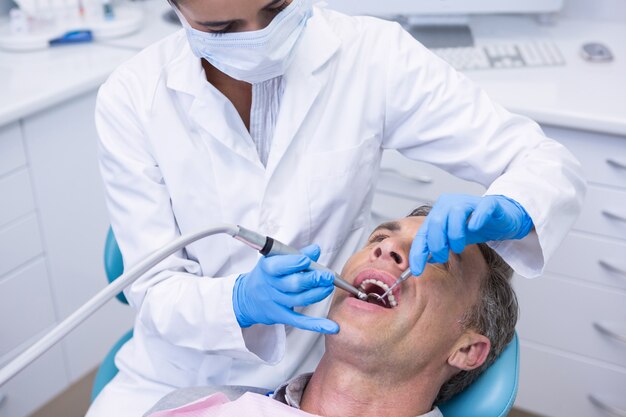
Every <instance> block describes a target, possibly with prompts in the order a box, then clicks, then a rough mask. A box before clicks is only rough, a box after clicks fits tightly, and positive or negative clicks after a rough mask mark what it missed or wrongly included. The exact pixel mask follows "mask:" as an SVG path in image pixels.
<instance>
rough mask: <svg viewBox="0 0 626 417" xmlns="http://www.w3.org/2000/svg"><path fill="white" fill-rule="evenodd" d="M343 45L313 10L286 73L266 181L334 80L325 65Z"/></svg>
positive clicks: (318, 10)
mask: <svg viewBox="0 0 626 417" xmlns="http://www.w3.org/2000/svg"><path fill="white" fill-rule="evenodd" d="M340 45H341V42H340V40H339V38H338V37H337V35H336V34H335V33H334V32H333V31H332V28H331V27H330V26H329V25H328V23H327V21H326V16H325V11H324V10H323V9H320V8H318V7H314V13H313V16H312V17H311V19H309V21H308V24H307V28H306V30H305V31H304V33H303V34H302V39H301V40H300V43H299V45H298V50H297V51H296V55H295V56H294V60H293V63H292V65H291V66H290V67H289V69H288V70H287V72H286V73H285V75H284V77H285V80H284V81H285V92H284V95H283V97H282V100H281V104H280V112H279V115H278V120H277V122H276V127H275V131H274V141H273V142H272V147H271V149H270V154H269V158H268V161H267V168H266V169H267V178H268V180H269V179H270V178H271V176H272V174H273V173H274V172H275V171H276V169H277V168H278V165H279V163H280V161H281V160H282V157H283V155H284V154H285V152H287V151H288V149H289V147H290V145H291V144H292V142H293V140H294V139H295V138H296V137H297V136H298V131H299V129H300V127H301V126H302V124H303V122H304V120H305V119H306V116H307V115H308V114H309V111H310V109H311V107H312V105H313V103H314V102H315V100H316V98H317V97H318V95H319V93H320V90H321V88H322V86H324V85H325V84H326V81H327V79H328V78H329V77H330V76H331V71H330V69H329V68H327V66H325V64H326V63H327V62H328V61H329V60H330V59H331V58H332V57H333V55H335V53H336V52H337V50H338V49H339V47H340Z"/></svg>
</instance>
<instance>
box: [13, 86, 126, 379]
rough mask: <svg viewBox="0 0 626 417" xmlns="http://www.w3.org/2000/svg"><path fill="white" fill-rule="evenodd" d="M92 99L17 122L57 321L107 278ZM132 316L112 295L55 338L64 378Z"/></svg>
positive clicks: (92, 360) (95, 358)
mask: <svg viewBox="0 0 626 417" xmlns="http://www.w3.org/2000/svg"><path fill="white" fill-rule="evenodd" d="M95 102H96V92H95V91H93V92H92V93H89V94H87V95H83V96H78V97H76V98H74V99H72V100H70V101H66V102H64V103H62V104H60V105H58V106H55V107H53V108H50V109H48V110H46V111H43V112H40V113H38V114H35V115H33V116H31V117H29V118H28V119H26V120H24V122H23V133H24V143H25V147H26V152H27V155H28V159H29V161H28V162H29V165H30V172H31V176H32V183H33V188H34V192H35V196H36V201H37V206H38V207H37V209H38V213H39V217H40V219H41V233H42V236H43V239H44V243H45V248H46V257H47V259H48V268H49V271H50V279H51V283H52V286H53V288H54V297H55V303H56V306H57V312H58V316H59V319H63V318H65V317H67V316H68V315H69V314H70V313H72V312H73V311H74V310H76V309H77V308H78V307H80V306H81V305H82V304H83V303H85V302H86V301H87V300H88V299H89V298H91V297H92V296H94V295H95V294H96V293H97V292H98V291H99V290H100V289H102V288H104V286H105V285H106V283H107V280H106V277H105V274H104V266H103V249H104V241H105V237H106V232H107V229H108V227H109V218H108V212H107V209H106V205H105V201H104V188H103V185H102V180H101V178H100V171H99V168H98V162H97V153H96V149H97V132H96V128H95V123H94V110H95ZM133 315H134V313H133V311H132V310H131V308H130V307H128V306H126V305H122V304H121V303H119V302H118V301H117V300H115V299H113V300H111V301H109V303H108V304H107V305H106V306H105V307H103V308H102V309H101V310H99V311H98V312H97V313H96V314H95V315H94V316H92V317H91V318H89V319H88V320H87V321H86V322H85V323H84V324H82V325H81V326H80V327H78V328H77V329H76V330H75V331H74V332H72V333H71V334H70V335H68V336H67V337H66V338H65V339H64V340H63V342H62V345H63V348H64V351H65V353H66V358H67V368H68V376H69V379H70V381H72V382H73V381H75V380H77V379H78V378H80V377H82V376H83V375H84V374H85V373H86V372H89V371H90V370H92V369H93V368H94V367H95V366H96V365H97V364H98V363H99V362H100V361H101V360H102V359H103V358H104V356H105V355H106V353H107V352H108V350H109V349H110V348H111V346H112V345H113V344H114V343H115V341H116V340H117V339H118V338H119V337H120V336H121V335H122V334H124V333H125V332H126V331H127V330H128V329H129V328H131V327H132V317H133Z"/></svg>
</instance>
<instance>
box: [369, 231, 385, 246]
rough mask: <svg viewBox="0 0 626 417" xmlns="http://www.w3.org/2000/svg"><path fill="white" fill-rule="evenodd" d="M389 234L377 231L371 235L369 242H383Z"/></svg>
mask: <svg viewBox="0 0 626 417" xmlns="http://www.w3.org/2000/svg"><path fill="white" fill-rule="evenodd" d="M388 237H389V236H387V235H386V234H384V233H376V234H373V235H372V236H370V238H369V240H368V243H370V244H372V243H377V242H382V241H383V240H385V239H387V238H388Z"/></svg>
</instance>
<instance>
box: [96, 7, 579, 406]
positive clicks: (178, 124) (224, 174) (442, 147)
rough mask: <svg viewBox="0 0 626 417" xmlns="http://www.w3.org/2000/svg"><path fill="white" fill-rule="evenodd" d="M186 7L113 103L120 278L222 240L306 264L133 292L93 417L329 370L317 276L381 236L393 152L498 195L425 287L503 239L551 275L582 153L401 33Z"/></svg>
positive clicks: (432, 247)
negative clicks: (265, 246)
mask: <svg viewBox="0 0 626 417" xmlns="http://www.w3.org/2000/svg"><path fill="white" fill-rule="evenodd" d="M171 1H172V6H173V7H174V8H175V10H176V11H177V13H178V15H179V16H180V18H181V20H182V22H183V25H184V30H181V31H179V32H177V33H175V34H173V35H171V36H168V37H167V38H165V39H163V40H162V41H160V42H158V43H156V44H154V45H152V46H150V47H148V48H147V49H145V50H143V51H142V52H140V53H139V54H138V55H137V56H135V57H134V58H132V59H131V60H130V61H128V62H126V63H125V64H123V65H122V66H121V67H120V68H118V69H117V70H116V71H115V72H114V73H113V74H112V75H111V76H110V78H109V79H108V80H107V82H106V83H105V84H104V85H103V86H102V87H101V89H100V92H99V95H98V102H97V108H96V123H97V128H98V132H99V136H100V142H99V150H100V165H101V171H102V176H103V179H104V183H105V189H106V193H107V203H108V207H109V211H110V216H111V224H112V227H113V230H114V232H115V235H116V237H117V240H118V243H119V246H120V248H121V251H122V254H123V257H124V264H125V266H126V267H129V266H131V265H133V264H135V263H137V262H138V261H139V260H141V259H142V258H143V257H145V256H146V255H147V254H148V253H150V252H152V251H154V250H156V249H158V248H160V247H161V246H163V245H165V244H167V243H169V242H170V241H172V240H173V239H175V238H176V237H178V236H179V235H181V234H185V233H188V232H190V231H195V230H197V229H199V228H201V227H204V226H206V225H211V224H215V223H222V222H228V223H239V224H242V225H244V226H246V227H248V228H251V229H255V230H257V231H259V232H261V233H264V234H268V235H271V236H274V237H276V238H277V239H279V240H281V241H284V242H286V243H289V244H290V245H292V246H295V247H306V248H305V249H304V250H303V255H302V256H296V255H291V256H280V257H275V258H269V259H260V260H259V259H258V256H257V255H256V254H255V253H254V252H253V251H251V250H249V248H247V247H245V246H244V245H241V244H238V242H236V241H233V240H232V239H231V238H229V237H219V236H218V237H212V238H208V239H204V240H201V241H198V242H196V243H194V244H192V245H189V246H188V247H187V248H186V249H185V250H183V251H180V252H179V253H177V254H175V255H173V256H171V257H170V258H168V259H167V260H166V261H164V262H162V263H161V264H159V265H158V266H157V267H155V268H154V269H152V270H151V271H150V272H149V273H147V274H146V275H145V276H144V277H142V278H141V279H139V280H138V281H136V282H135V283H134V284H133V285H132V286H131V287H130V288H128V289H127V290H126V291H125V293H126V297H127V299H128V301H129V303H130V305H131V306H132V307H133V308H134V309H135V310H136V312H137V316H136V321H135V327H134V336H133V338H132V339H131V340H130V341H129V342H128V343H126V345H124V346H123V347H122V349H121V350H120V351H119V353H118V355H117V358H116V364H117V366H118V368H119V370H120V372H119V373H118V374H117V376H116V377H115V378H114V379H113V380H112V381H111V382H110V383H109V384H108V385H107V386H106V387H105V388H104V390H103V391H102V392H101V393H100V395H99V396H98V398H97V399H96V400H95V402H94V404H93V405H92V407H91V409H90V411H89V413H88V416H89V417H97V416H111V415H115V416H140V415H142V414H143V413H144V412H145V411H146V410H147V409H148V408H150V406H151V405H152V404H153V403H154V402H156V401H157V400H158V399H159V398H161V397H162V396H163V395H165V394H167V393H168V392H170V391H171V390H173V389H175V388H178V387H185V386H194V385H223V384H233V385H252V386H259V387H261V386H265V387H273V386H276V385H278V384H279V383H280V382H281V381H284V380H286V379H288V378H289V377H290V376H292V375H294V374H299V373H303V372H306V371H309V370H312V369H314V368H315V366H316V364H317V362H318V360H319V358H320V357H321V354H322V343H323V338H322V337H321V336H320V332H322V333H335V332H337V331H338V330H339V329H338V326H337V325H336V323H334V322H332V321H330V320H328V319H326V318H325V317H326V313H327V310H328V298H326V297H327V296H328V295H329V294H330V293H331V291H332V288H333V287H332V277H331V276H328V275H324V274H322V273H317V272H305V270H306V268H307V266H308V263H309V262H310V259H316V260H317V259H319V262H321V263H322V264H326V265H329V266H331V267H332V268H333V269H338V270H339V269H341V266H342V265H343V263H344V261H345V260H346V259H347V258H348V257H349V256H350V255H351V254H352V253H353V252H354V251H355V250H356V249H357V248H358V247H359V244H360V243H361V242H362V241H363V240H364V239H366V238H367V235H368V232H369V227H368V221H369V217H370V206H371V202H372V198H373V193H374V184H375V181H376V177H377V173H378V167H379V164H380V158H381V154H382V151H383V149H397V150H398V151H400V152H401V153H402V154H404V155H405V156H406V157H408V158H411V159H414V160H419V161H425V162H428V163H430V164H434V165H436V166H439V167H441V168H443V169H445V170H447V171H448V172H450V173H452V174H454V175H456V176H458V177H461V178H464V179H467V180H471V181H475V182H478V183H481V184H483V185H485V186H486V187H487V192H486V193H485V195H484V196H482V197H478V196H468V195H447V196H443V197H442V198H441V199H440V200H439V201H438V202H437V203H436V204H435V207H434V209H433V210H432V212H431V214H430V215H429V216H428V218H427V220H426V222H425V225H424V226H423V227H422V228H421V229H420V232H419V233H418V235H417V236H416V239H415V240H414V242H413V246H412V248H411V254H410V264H411V269H412V272H413V273H414V274H415V275H418V274H419V273H421V271H422V270H423V268H424V265H425V263H426V260H427V259H428V257H429V256H430V255H432V258H433V261H435V262H445V260H446V259H447V256H448V253H449V250H453V251H454V252H461V251H462V250H463V247H464V246H465V245H466V244H469V243H476V242H487V241H489V242H490V245H491V246H492V247H493V248H494V249H495V250H496V251H497V252H498V253H499V254H500V255H501V256H502V257H503V258H504V259H505V260H506V261H507V262H508V263H509V264H510V265H511V266H513V267H514V268H515V269H516V270H517V272H518V273H520V274H522V275H524V276H528V277H531V276H536V275H538V274H540V273H541V271H542V269H543V267H544V265H545V263H546V261H547V259H548V258H549V257H550V255H551V254H552V253H553V252H554V250H555V249H556V248H557V247H558V245H559V243H560V242H561V240H562V239H563V237H564V236H565V234H566V233H567V231H568V229H569V228H570V227H571V225H572V224H573V222H574V220H575V218H576V216H577V215H578V213H579V211H580V208H581V202H582V198H583V194H584V189H585V186H584V181H583V180H582V178H581V170H580V166H579V164H578V162H577V161H576V160H575V159H574V158H573V157H572V155H571V154H570V153H569V152H568V151H567V150H566V149H565V148H564V147H563V146H561V145H559V144H558V143H557V142H555V141H553V140H550V139H548V138H546V137H545V136H544V134H543V132H542V131H541V129H540V128H539V126H538V125H537V124H536V123H534V122H532V121H531V120H529V119H527V118H524V117H521V116H517V115H513V114H510V113H509V112H507V111H506V110H504V109H503V108H502V107H500V106H498V105H497V104H495V103H493V102H492V101H491V100H490V99H489V97H488V96H487V95H486V94H485V93H484V92H483V91H481V90H480V89H479V88H478V87H476V86H475V85H474V84H473V83H472V82H470V81H469V80H468V79H467V78H465V77H464V76H463V75H461V74H459V73H457V72H456V71H455V70H454V69H452V68H451V67H450V66H448V65H447V64H446V63H444V62H443V61H442V60H440V59H439V58H437V57H436V56H434V55H433V54H432V53H430V52H429V51H428V50H427V49H426V48H424V47H423V46H422V45H421V44H419V43H418V42H417V41H416V40H415V39H413V38H412V37H411V36H410V35H409V34H407V33H406V32H405V31H404V30H402V29H401V27H400V26H399V25H398V24H395V23H390V22H386V21H382V20H379V19H374V18H369V17H349V16H345V15H342V14H339V13H336V12H333V11H331V10H327V9H324V8H321V7H317V6H315V7H314V6H313V5H312V4H311V0H171ZM312 242H315V243H316V244H318V245H319V246H315V245H312V246H307V245H309V244H311V243H312ZM320 248H321V251H320ZM294 308H295V310H294ZM285 325H287V326H285Z"/></svg>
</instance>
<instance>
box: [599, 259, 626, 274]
mask: <svg viewBox="0 0 626 417" xmlns="http://www.w3.org/2000/svg"><path fill="white" fill-rule="evenodd" d="M598 265H600V266H601V267H602V268H604V269H606V270H607V271H609V272H613V273H615V274H619V275H622V276H624V277H626V270H623V269H621V268H618V267H616V266H614V265H611V264H610V263H608V262H607V261H604V260H602V259H600V260H599V261H598Z"/></svg>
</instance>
